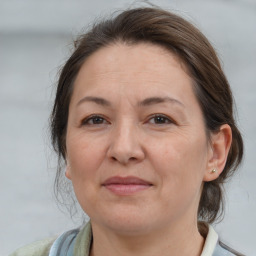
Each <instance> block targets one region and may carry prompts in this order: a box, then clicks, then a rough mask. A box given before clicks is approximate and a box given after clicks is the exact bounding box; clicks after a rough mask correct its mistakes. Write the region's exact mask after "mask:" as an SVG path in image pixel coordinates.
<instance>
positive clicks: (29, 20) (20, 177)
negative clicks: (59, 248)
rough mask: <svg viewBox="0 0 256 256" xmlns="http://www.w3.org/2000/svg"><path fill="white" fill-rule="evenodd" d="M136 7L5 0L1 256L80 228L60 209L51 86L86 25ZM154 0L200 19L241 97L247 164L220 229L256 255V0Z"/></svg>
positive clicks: (1, 6) (117, 2)
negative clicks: (52, 137) (55, 192)
mask: <svg viewBox="0 0 256 256" xmlns="http://www.w3.org/2000/svg"><path fill="white" fill-rule="evenodd" d="M132 3H134V2H133V1H125V0H108V1H104V0H94V1H89V0H83V1H82V0H44V1H36V0H0V163H1V168H0V172H1V176H0V207H1V208H0V241H1V246H0V255H7V254H8V253H10V252H12V251H13V250H14V249H16V248H18V247H20V246H22V245H25V244H27V243H30V242H32V241H35V240H38V239H42V238H45V237H49V236H53V235H58V234H60V233H61V232H63V231H65V230H67V229H70V228H74V227H77V226H78V225H79V224H80V220H79V219H74V220H73V221H72V220H71V218H70V217H69V214H68V213H66V214H65V213H62V212H61V211H60V210H59V209H58V207H57V205H56V202H55V199H54V195H53V182H54V175H55V170H56V157H55V155H54V153H53V151H52V149H51V146H50V139H49V131H48V117H49V114H50V109H51V106H52V101H53V92H54V85H55V83H56V77H57V73H58V70H59V68H60V66H61V65H62V63H63V62H64V61H65V60H66V58H67V57H68V55H69V53H70V49H71V48H72V40H73V39H74V38H75V37H76V35H77V34H78V33H80V32H81V29H82V28H84V27H85V26H86V25H87V24H88V23H91V22H92V21H94V20H95V19H96V18H98V17H101V16H104V15H107V14H109V13H111V12H112V11H114V10H119V9H124V8H126V7H129V6H130V5H131V4H132ZM135 3H136V4H135V5H134V6H139V5H140V4H139V3H140V1H136V2H135ZM151 3H154V4H157V5H159V6H161V7H163V8H166V9H169V10H172V11H175V12H177V13H178V14H180V15H182V16H184V17H185V18H187V19H188V20H190V21H192V22H193V23H194V24H196V25H197V26H198V27H199V28H200V29H201V30H202V31H203V32H204V33H205V35H206V36H207V37H208V38H209V40H210V41H211V42H212V44H213V46H214V47H215V48H216V49H217V51H218V54H219V57H220V58H221V61H222V63H223V67H224V70H225V72H226V75H227V77H228V79H229V81H230V84H231V87H232V89H233V92H234V96H235V99H236V103H237V112H238V119H237V121H238V124H239V127H240V129H241V131H242V134H243V136H244V142H245V160H244V163H243V165H242V167H241V168H240V171H239V173H238V174H237V175H236V176H235V178H234V179H233V180H232V182H231V183H229V184H228V186H227V189H226V195H227V199H226V203H227V206H226V215H225V219H224V220H223V222H222V223H220V224H218V225H217V226H216V229H217V230H218V232H219V234H220V236H221V238H222V239H223V241H225V242H227V243H228V244H229V245H231V246H233V247H234V248H236V249H237V250H240V251H241V252H243V253H244V254H245V255H255V230H256V220H255V216H256V169H255V157H256V149H255V147H256V115H255V112H256V1H255V0H215V1H213V0H212V1H210V0H193V1H191V0H176V1H171V0H169V1H160V0H158V1H153V0H152V1H151ZM144 5H145V4H144ZM253 252H254V254H253Z"/></svg>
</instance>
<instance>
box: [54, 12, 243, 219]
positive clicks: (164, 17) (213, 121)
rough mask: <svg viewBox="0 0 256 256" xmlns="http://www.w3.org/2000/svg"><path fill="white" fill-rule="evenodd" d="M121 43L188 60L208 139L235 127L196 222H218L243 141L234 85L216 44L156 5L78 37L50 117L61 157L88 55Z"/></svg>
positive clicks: (120, 16) (114, 18) (122, 14)
mask: <svg viewBox="0 0 256 256" xmlns="http://www.w3.org/2000/svg"><path fill="white" fill-rule="evenodd" d="M117 42H118V43H119V42H121V43H122V42H123V43H126V44H130V45H134V44H138V43H143V42H144V43H151V44H156V45H160V46H162V47H164V48H165V49H167V50H169V51H170V52H172V53H173V54H175V55H176V56H177V57H178V58H179V59H180V61H182V62H183V63H184V64H185V66H186V67H187V69H188V72H189V75H190V77H191V79H192V81H193V90H194V93H195V95H196V98H197V100H198V102H199V105H200V107H201V110H202V113H203V116H204V123H205V131H206V134H207V136H208V139H209V140H210V134H211V133H214V132H217V131H218V130H219V128H220V126H221V125H223V124H228V125H229V126H230V127H231V129H232V144H231V148H230V151H229V154H228V158H227V162H226V165H225V168H224V170H223V172H222V173H221V174H220V176H219V177H218V178H217V179H216V180H213V181H210V182H205V183H204V184H203V190H202V194H201V199H200V203H199V207H198V220H202V221H206V222H208V223H212V222H214V221H216V220H217V219H218V217H220V216H221V215H222V213H223V206H224V194H223V184H224V183H225V182H226V180H227V179H228V178H229V177H231V176H232V175H233V173H234V171H235V170H236V169H237V167H238V165H239V164H240V162H241V160H242V157H243V140H242V137H241V134H240V132H239V130H238V128H237V126H236V123H235V119H234V102H233V96H232V92H231V89H230V85H229V83H228V81H227V79H226V77H225V74H224V72H223V70H222V67H221V64H220V61H219V59H218V57H217V54H216V52H215V50H214V48H213V47H212V46H211V44H210V43H209V41H208V40H207V38H206V37H205V36H204V35H203V34H202V33H201V32H200V31H199V30H198V29H197V28H196V27H195V26H194V25H192V24H191V23H190V22H188V21H186V20H185V19H184V18H182V17H180V16H179V15H177V14H174V13H172V12H169V11H165V10H163V9H160V8H158V7H143V8H133V9H127V10H125V11H122V12H120V13H118V14H113V15H112V16H110V18H108V19H101V20H100V21H97V22H96V23H95V24H94V25H93V26H92V27H91V28H90V29H89V31H87V32H86V33H84V34H82V35H80V36H79V37H78V38H77V40H76V41H75V42H74V50H73V53H72V54H71V56H70V58H69V59H68V60H67V62H66V63H65V64H64V66H63V68H62V70H61V72H60V76H59V79H58V84H57V91H56V97H55V101H54V105H53V109H52V114H51V119H50V128H51V139H52V144H53V147H54V149H55V151H56V152H57V154H58V157H59V160H61V159H62V160H64V161H65V157H66V129H67V122H68V112H69V104H70V99H71V96H72V91H73V85H74V81H75V79H76V76H77V74H78V72H79V70H80V68H81V66H82V65H83V63H84V62H85V61H86V59H87V58H88V57H89V56H90V55H92V54H93V53H94V52H96V51H97V50H98V49H100V48H102V47H105V46H108V45H111V44H115V43H117ZM198 132H202V131H198ZM61 172H63V170H62V168H61V167H60V166H59V168H58V170H57V174H56V179H55V188H56V190H57V191H59V190H60V189H61V186H60V176H61Z"/></svg>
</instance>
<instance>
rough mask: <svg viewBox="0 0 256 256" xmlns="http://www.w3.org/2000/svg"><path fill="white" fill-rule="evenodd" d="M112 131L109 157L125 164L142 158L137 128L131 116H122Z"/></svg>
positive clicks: (142, 153)
mask: <svg viewBox="0 0 256 256" xmlns="http://www.w3.org/2000/svg"><path fill="white" fill-rule="evenodd" d="M112 132H113V133H112V136H111V143H110V148H109V157H111V158H112V159H115V160H117V161H119V162H122V163H125V164H126V163H128V162H129V161H131V160H133V161H134V160H137V161H140V160H141V159H143V157H144V152H143V149H142V146H141V144H140V140H139V128H138V126H137V125H136V123H135V122H134V121H133V120H132V119H131V118H128V117H122V118H121V120H120V121H119V122H117V123H116V124H115V126H114V127H113V131H112Z"/></svg>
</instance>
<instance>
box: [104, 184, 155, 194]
mask: <svg viewBox="0 0 256 256" xmlns="http://www.w3.org/2000/svg"><path fill="white" fill-rule="evenodd" d="M104 187H105V188H106V189H108V190H110V191H111V192H113V193H115V194H117V195H131V194H134V193H137V192H140V191H143V190H146V189H148V188H150V187H151V185H144V184H109V185H105V186H104Z"/></svg>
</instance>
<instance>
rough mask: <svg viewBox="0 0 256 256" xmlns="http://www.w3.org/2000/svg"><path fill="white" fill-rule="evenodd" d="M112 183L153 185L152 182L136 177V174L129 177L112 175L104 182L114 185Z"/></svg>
mask: <svg viewBox="0 0 256 256" xmlns="http://www.w3.org/2000/svg"><path fill="white" fill-rule="evenodd" d="M112 184H121V185H122V184H123V185H131V184H134V185H152V183H150V182H148V181H146V180H143V179H141V178H138V177H134V176H128V177H121V176H114V177H110V178H108V179H106V180H105V181H104V182H103V184H102V185H103V186H107V185H112Z"/></svg>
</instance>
